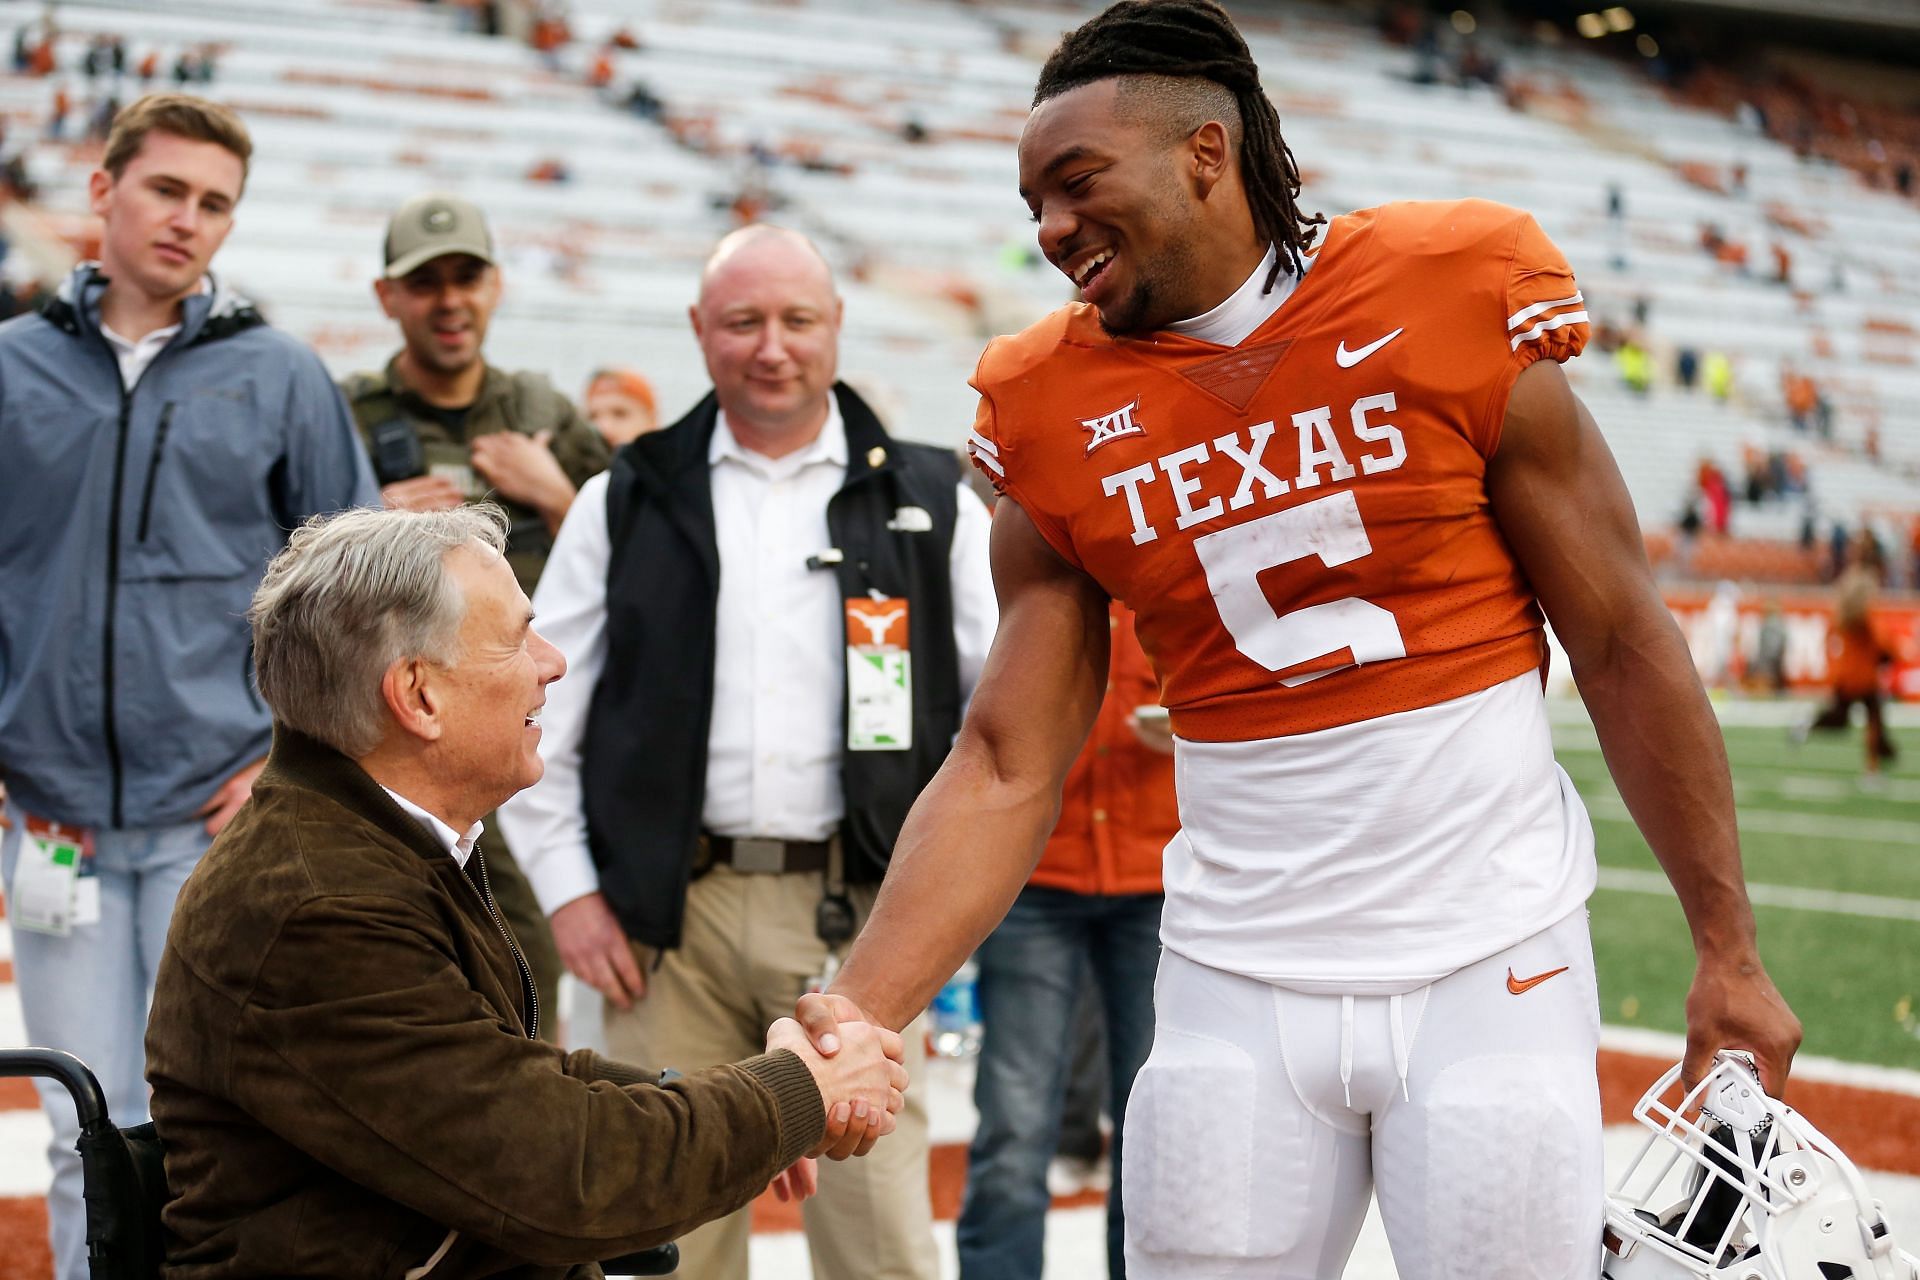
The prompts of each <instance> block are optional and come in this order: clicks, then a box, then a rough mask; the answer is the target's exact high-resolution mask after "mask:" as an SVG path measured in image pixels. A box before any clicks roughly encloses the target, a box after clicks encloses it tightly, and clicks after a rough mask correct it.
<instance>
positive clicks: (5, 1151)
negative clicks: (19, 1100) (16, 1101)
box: [0, 1107, 53, 1196]
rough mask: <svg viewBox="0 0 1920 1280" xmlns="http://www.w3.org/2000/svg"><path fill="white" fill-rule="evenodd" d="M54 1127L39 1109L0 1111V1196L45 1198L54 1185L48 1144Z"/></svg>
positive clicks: (51, 1138) (51, 1139)
mask: <svg viewBox="0 0 1920 1280" xmlns="http://www.w3.org/2000/svg"><path fill="white" fill-rule="evenodd" d="M51 1141H53V1126H52V1125H50V1124H48V1123H47V1117H46V1115H45V1113H43V1112H42V1111H41V1110H40V1109H39V1108H38V1107H35V1108H34V1109H33V1110H31V1111H0V1196H43V1195H45V1194H47V1187H48V1186H49V1185H50V1184H51V1183H52V1182H53V1168H52V1166H51V1165H49V1164H48V1163H47V1144H48V1143H49V1142H51Z"/></svg>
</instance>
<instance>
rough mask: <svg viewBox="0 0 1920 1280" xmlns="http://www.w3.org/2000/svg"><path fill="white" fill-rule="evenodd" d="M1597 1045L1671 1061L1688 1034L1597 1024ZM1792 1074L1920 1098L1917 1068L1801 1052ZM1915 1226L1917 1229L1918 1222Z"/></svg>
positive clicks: (1678, 1055) (1684, 1047)
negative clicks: (1845, 1060) (1879, 1064)
mask: <svg viewBox="0 0 1920 1280" xmlns="http://www.w3.org/2000/svg"><path fill="white" fill-rule="evenodd" d="M1600 1047H1601V1048H1602V1049H1612V1050H1614V1051H1615V1052H1617V1053H1631V1054H1636V1055H1638V1056H1640V1057H1643V1058H1658V1059H1659V1060H1660V1061H1662V1062H1665V1063H1667V1064H1668V1065H1672V1064H1673V1063H1676V1062H1678V1061H1680V1059H1681V1057H1682V1056H1683V1055H1684V1054H1685V1053H1686V1050H1687V1038H1686V1037H1685V1036H1681V1035H1675V1034H1673V1033H1672V1032H1670V1031H1650V1030H1648V1029H1647V1028H1645V1027H1616V1026H1603V1027H1601V1028H1600ZM1793 1078H1794V1079H1796V1080H1810V1081H1813V1082H1814V1083H1816V1084H1838V1085H1846V1086H1848V1087H1850V1088H1854V1089H1875V1090H1878V1091H1879V1092H1881V1093H1904V1094H1907V1095H1909V1096H1911V1097H1916V1098H1920V1071H1907V1070H1903V1069H1901V1068H1899V1067H1881V1066H1874V1065H1872V1064H1871V1063H1864V1062H1842V1061H1841V1060H1840V1059H1838V1058H1821V1057H1817V1056H1815V1055H1813V1054H1810V1053H1803V1054H1800V1055H1798V1056H1797V1057H1795V1058H1794V1060H1793ZM1647 1083H1648V1084H1652V1083H1653V1079H1652V1077H1648V1079H1647ZM1914 1226H1915V1229H1916V1230H1920V1222H1916V1223H1915V1224H1914ZM1916 1238H1920V1236H1917V1237H1916Z"/></svg>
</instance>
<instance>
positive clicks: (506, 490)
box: [341, 195, 608, 1031]
mask: <svg viewBox="0 0 1920 1280" xmlns="http://www.w3.org/2000/svg"><path fill="white" fill-rule="evenodd" d="M384 243H385V250H384V252H385V265H384V269H383V271H382V273H381V275H380V277H379V278H378V279H377V280H375V281H374V284H373V291H374V295H375V296H376V297H377V298H378V299H379V300H380V307H381V310H383V311H385V312H386V314H387V318H388V319H390V320H392V321H393V322H394V323H395V324H396V325H398V326H399V329H400V337H401V340H402V346H401V348H400V351H399V352H398V353H397V354H396V355H394V357H393V358H392V359H391V360H389V361H388V362H387V366H386V368H385V369H382V370H380V371H379V372H377V373H359V374H355V375H353V376H352V377H349V378H348V379H347V380H346V381H345V382H344V383H342V384H341V387H342V390H344V391H345V392H346V395H347V401H348V403H349V404H350V405H352V407H353V416H354V420H355V421H356V422H357V423H358V424H359V426H360V431H361V434H362V435H363V436H364V437H365V439H366V443H367V449H368V451H369V452H370V453H371V454H372V456H373V469H374V474H375V476H376V477H377V478H378V480H379V481H380V485H381V488H380V496H381V498H382V499H383V500H384V501H385V503H386V505H387V506H389V507H400V508H403V509H405V510H409V511H443V510H446V509H448V508H451V507H457V506H459V505H460V504H461V503H463V502H472V501H477V500H479V499H481V498H486V497H491V498H493V499H494V500H496V501H498V502H499V503H500V505H501V506H503V507H504V508H505V509H506V512H507V516H508V518H509V520H510V521H511V524H510V526H509V529H508V533H507V563H508V564H510V565H512V566H513V571H514V573H515V575H516V576H517V577H518V578H519V581H520V588H521V590H523V591H525V592H527V593H528V594H532V592H533V589H534V587H535V586H536V585H537V584H538V583H539V581H540V571H541V569H542V568H543V567H544V566H545V565H546V562H547V554H548V552H550V551H551V550H552V549H553V535H554V533H555V532H557V531H558V530H559V528H560V521H561V519H562V518H563V517H564V516H565V515H566V514H567V508H568V507H569V506H571V505H572V503H573V497H574V492H575V490H576V489H578V488H579V486H580V485H581V484H582V483H583V482H585V480H586V479H587V477H589V476H592V475H596V474H598V473H599V472H600V471H602V470H603V469H605V467H606V465H607V458H608V453H607V446H606V442H605V441H603V440H602V439H601V438H600V435H599V433H598V432H596V431H595V430H594V429H593V427H592V426H591V425H590V424H589V423H588V422H587V420H586V419H585V418H583V417H581V416H580V411H579V410H578V409H576V408H574V406H573V405H572V403H571V402H569V401H568V400H567V398H566V397H565V396H563V395H561V394H560V393H559V392H558V391H556V390H554V388H553V384H552V383H551V382H549V381H548V380H547V377H546V375H545V374H541V373H534V372H532V371H530V370H522V371H517V372H510V371H508V370H505V369H500V368H496V367H494V366H493V365H490V364H488V363H487V361H486V357H485V354H484V350H483V349H484V347H485V344H486V340H487V327H488V325H489V323H490V322H491V321H492V319H493V312H494V309H495V308H496V307H497V306H499V304H500V292H501V280H500V268H499V266H498V265H497V263H496V262H495V254H494V247H493V234H492V232H490V231H489V230H488V228H487V223H486V218H485V216H484V215H483V214H482V213H481V212H480V210H479V208H478V207H477V206H475V205H473V204H472V203H471V202H469V201H466V200H462V199H460V198H459V197H457V196H449V195H423V196H416V197H414V198H413V199H411V200H409V201H407V202H406V203H405V204H403V205H401V206H400V207H399V208H398V209H397V210H395V211H394V214H393V217H392V218H391V219H389V220H388V222H387V234H386V240H385V242H384ZM488 826H489V828H493V827H494V826H495V824H493V823H492V822H489V823H488ZM485 841H486V843H485V849H486V855H487V864H488V866H490V867H491V868H493V887H494V896H495V897H497V898H498V899H499V900H500V905H501V909H502V910H503V911H504V912H505V913H506V916H507V923H508V924H509V925H511V926H512V928H513V932H514V937H515V938H516V939H518V940H519V942H520V945H521V947H522V948H523V949H524V950H525V951H526V953H527V959H528V961H529V963H530V964H531V965H532V966H533V974H534V980H535V985H536V987H537V988H538V991H539V997H540V1002H541V1004H542V1005H543V1006H545V1007H547V1008H550V1009H557V1008H558V992H559V984H560V957H559V955H558V953H556V952H555V951H554V949H553V938H552V935H551V934H550V933H549V932H548V929H547V921H546V917H545V915H543V914H542V913H541V911H540V908H539V904H538V903H537V902H536V901H535V900H534V897H533V893H532V891H531V890H530V889H529V888H528V887H527V883H526V877H525V876H523V875H522V874H521V872H520V868H519V866H518V864H517V862H516V861H515V859H514V856H513V853H512V851H511V850H510V849H509V848H508V847H507V845H506V842H505V840H504V839H502V838H501V836H500V835H498V834H496V833H494V832H492V831H490V832H489V834H488V836H487V837H485ZM557 1022H558V1019H557V1018H555V1019H551V1020H549V1021H548V1029H549V1030H550V1031H551V1030H553V1029H554V1024H556V1023H557Z"/></svg>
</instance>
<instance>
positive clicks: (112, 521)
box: [98, 333, 133, 830]
mask: <svg viewBox="0 0 1920 1280" xmlns="http://www.w3.org/2000/svg"><path fill="white" fill-rule="evenodd" d="M98 336H99V338H100V346H101V349H102V350H104V351H105V352H106V353H107V359H108V361H109V362H110V363H111V364H112V365H113V376H114V381H116V382H118V383H119V384H120V427H119V435H118V436H117V437H116V439H115V441H114V446H113V495H112V505H111V506H109V507H108V508H107V608H106V619H105V622H104V625H103V626H102V627H101V660H100V684H101V689H100V711H101V717H102V719H104V721H105V722H106V735H105V736H106V746H107V768H108V770H109V771H110V773H111V774H112V778H113V825H114V828H115V829H116V830H118V829H119V828H120V827H121V826H122V825H124V820H125V808H126V805H125V800H126V778H125V768H124V766H123V764H122V761H121V759H120V731H119V729H118V728H117V727H116V725H115V717H114V697H113V686H114V678H113V619H114V613H115V612H116V610H117V609H118V608H119V599H120V503H121V499H122V498H123V497H124V496H125V493H126V483H127V432H128V429H129V427H130V426H131V425H132V422H133V388H132V387H129V386H128V385H127V384H126V381H125V380H124V379H122V378H121V377H120V361H119V359H118V357H116V356H115V355H114V354H113V347H112V346H111V345H109V344H108V342H107V338H106V335H105V334H104V333H102V334H99V335H98Z"/></svg>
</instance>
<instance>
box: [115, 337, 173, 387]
mask: <svg viewBox="0 0 1920 1280" xmlns="http://www.w3.org/2000/svg"><path fill="white" fill-rule="evenodd" d="M178 332H180V326H179V325H178V324H170V325H168V326H167V327H166V328H164V329H155V330H154V331H153V332H152V333H150V334H148V335H147V336H146V337H144V338H138V339H134V338H123V337H121V336H120V335H119V334H117V333H115V332H114V331H113V330H111V329H109V328H107V326H106V325H104V324H103V325H101V326H100V336H101V337H103V338H105V339H106V340H107V345H108V346H109V347H112V348H113V358H114V359H115V360H117V361H119V362H120V385H121V386H122V387H124V388H126V389H127V390H129V391H131V390H133V387H134V384H135V383H137V382H139V381H140V375H141V374H143V373H145V372H146V371H147V366H148V365H150V364H152V363H153V362H154V360H155V359H156V358H157V357H158V356H159V354H160V352H161V351H162V350H163V349H165V347H166V345H167V344H168V343H169V342H172V341H173V335H174V334H176V333H178Z"/></svg>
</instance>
